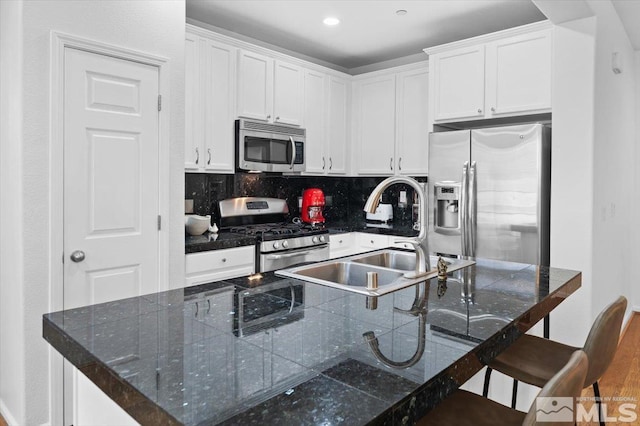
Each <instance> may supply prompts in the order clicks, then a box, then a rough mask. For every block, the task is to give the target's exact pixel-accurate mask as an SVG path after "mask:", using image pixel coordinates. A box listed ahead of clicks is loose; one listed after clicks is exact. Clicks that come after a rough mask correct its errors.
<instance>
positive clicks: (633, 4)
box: [612, 0, 640, 50]
mask: <svg viewBox="0 0 640 426" xmlns="http://www.w3.org/2000/svg"><path fill="white" fill-rule="evenodd" d="M612 3H613V7H614V8H615V9H616V12H618V16H619V17H620V20H621V21H622V24H623V25H624V28H625V30H626V31H627V36H628V37H629V41H631V45H632V46H633V48H634V49H636V50H638V49H640V25H638V23H640V1H629V0H613V1H612Z"/></svg>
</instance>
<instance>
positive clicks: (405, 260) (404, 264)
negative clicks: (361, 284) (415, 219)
mask: <svg viewBox="0 0 640 426" xmlns="http://www.w3.org/2000/svg"><path fill="white" fill-rule="evenodd" d="M429 257H430V259H431V266H432V267H433V268H434V269H435V267H436V264H437V262H438V258H437V257H435V256H429ZM351 261H352V262H356V263H364V264H367V265H373V266H381V267H383V268H391V269H399V270H401V271H413V270H414V269H415V268H416V255H415V253H413V252H406V251H398V250H385V251H383V252H381V253H375V254H369V255H366V256H362V257H355V258H353V259H352V260H351ZM445 263H446V264H447V268H448V267H449V265H451V262H450V261H447V260H445Z"/></svg>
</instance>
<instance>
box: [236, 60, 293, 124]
mask: <svg viewBox="0 0 640 426" xmlns="http://www.w3.org/2000/svg"><path fill="white" fill-rule="evenodd" d="M238 64H239V69H238V116H240V117H246V118H254V119H258V120H264V121H269V122H273V123H282V124H292V125H297V126H299V125H300V124H301V123H302V84H303V71H302V68H301V67H299V66H297V65H293V64H288V63H286V62H283V61H279V60H274V59H273V58H270V57H268V56H265V55H261V54H259V53H255V52H251V51H247V50H240V52H239V54H238Z"/></svg>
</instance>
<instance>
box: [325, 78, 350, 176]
mask: <svg viewBox="0 0 640 426" xmlns="http://www.w3.org/2000/svg"><path fill="white" fill-rule="evenodd" d="M347 89H348V85H347V81H346V80H345V79H342V78H338V77H330V78H329V110H328V127H327V133H328V138H327V144H326V146H327V151H328V155H329V159H328V164H327V167H328V172H329V174H333V173H335V174H344V173H346V172H347Z"/></svg>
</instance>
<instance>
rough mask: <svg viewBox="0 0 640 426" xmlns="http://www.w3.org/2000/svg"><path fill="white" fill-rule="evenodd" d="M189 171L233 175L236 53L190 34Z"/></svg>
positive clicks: (187, 82) (187, 83) (187, 84)
mask: <svg viewBox="0 0 640 426" xmlns="http://www.w3.org/2000/svg"><path fill="white" fill-rule="evenodd" d="M185 71H186V75H185V87H186V92H185V120H186V133H185V168H186V169H187V171H199V172H217V173H233V172H234V169H235V168H234V161H235V148H234V137H235V136H234V124H233V123H234V119H235V117H234V114H233V112H234V110H235V95H236V93H235V82H236V49H235V48H234V47H232V46H229V45H226V44H224V43H219V42H217V41H213V40H209V39H207V38H204V37H200V36H198V35H195V34H191V33H187V35H186V45H185Z"/></svg>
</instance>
